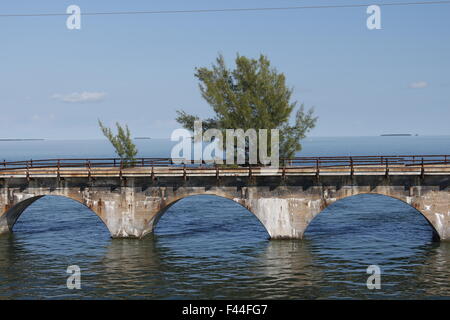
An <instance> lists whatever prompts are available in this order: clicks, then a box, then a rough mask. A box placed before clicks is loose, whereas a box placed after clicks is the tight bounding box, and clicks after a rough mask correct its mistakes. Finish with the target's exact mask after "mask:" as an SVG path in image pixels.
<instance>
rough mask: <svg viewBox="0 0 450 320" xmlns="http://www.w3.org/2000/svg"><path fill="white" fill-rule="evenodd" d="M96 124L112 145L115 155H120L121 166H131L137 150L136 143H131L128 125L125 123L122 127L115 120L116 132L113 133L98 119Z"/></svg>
mask: <svg viewBox="0 0 450 320" xmlns="http://www.w3.org/2000/svg"><path fill="white" fill-rule="evenodd" d="M98 125H99V126H100V129H101V130H102V132H103V134H104V135H105V137H106V138H107V139H108V140H109V142H111V144H112V145H113V147H114V149H115V150H116V153H117V155H118V156H119V157H120V159H122V164H123V166H124V167H129V166H132V165H133V163H134V162H135V157H136V155H137V153H138V151H137V148H136V145H135V144H134V143H133V140H132V138H131V133H130V130H129V129H128V126H127V125H126V126H125V128H124V127H122V126H121V125H120V124H119V123H118V122H116V127H117V134H116V135H115V134H114V133H113V132H112V130H111V129H110V128H108V127H105V126H104V125H103V123H102V122H101V121H100V120H98Z"/></svg>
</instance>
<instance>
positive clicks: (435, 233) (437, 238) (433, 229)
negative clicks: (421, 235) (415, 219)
mask: <svg viewBox="0 0 450 320" xmlns="http://www.w3.org/2000/svg"><path fill="white" fill-rule="evenodd" d="M367 196H369V197H370V198H372V197H373V198H375V197H377V198H380V199H384V200H386V199H390V200H391V201H392V200H394V201H395V202H397V203H400V204H402V205H404V207H405V208H408V209H410V210H411V211H413V212H414V213H416V214H417V216H419V217H420V218H421V219H422V220H423V221H424V222H426V224H427V225H428V226H429V227H430V228H431V232H432V241H435V242H438V241H440V240H441V238H440V236H439V233H438V231H437V230H436V227H435V226H434V225H433V223H432V222H431V221H430V220H429V219H428V218H427V216H426V215H425V214H424V213H423V212H422V211H420V210H419V209H418V208H416V207H415V206H413V205H411V204H410V203H408V202H406V201H405V200H403V199H401V198H397V197H394V196H391V195H387V194H383V193H374V192H362V193H358V194H354V195H350V196H347V197H343V198H340V199H338V200H337V201H335V202H333V203H332V204H330V205H328V206H326V207H325V208H324V209H323V210H322V211H320V212H319V213H318V214H317V215H315V216H314V218H313V219H312V220H311V221H310V222H309V224H308V226H307V227H306V229H305V233H306V232H308V229H310V228H309V227H310V226H311V224H312V223H314V222H317V218H318V217H319V216H320V217H323V213H325V212H326V211H328V210H332V209H333V208H334V207H335V206H336V205H337V204H340V203H342V202H343V201H348V200H349V199H355V198H358V197H367ZM371 200H372V199H371Z"/></svg>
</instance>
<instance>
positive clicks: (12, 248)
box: [0, 136, 450, 299]
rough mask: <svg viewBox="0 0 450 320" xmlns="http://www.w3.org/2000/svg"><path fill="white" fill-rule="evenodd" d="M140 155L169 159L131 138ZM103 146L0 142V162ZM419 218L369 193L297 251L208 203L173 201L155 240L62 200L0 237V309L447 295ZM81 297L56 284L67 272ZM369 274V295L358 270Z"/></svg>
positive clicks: (442, 249) (449, 265)
mask: <svg viewBox="0 0 450 320" xmlns="http://www.w3.org/2000/svg"><path fill="white" fill-rule="evenodd" d="M138 147H139V150H140V151H141V153H140V156H146V157H156V156H158V157H164V156H169V154H170V148H171V143H170V142H168V141H167V140H140V141H138ZM449 151H450V137H445V136H441V137H351V138H350V137H348V138H346V137H341V138H309V139H306V140H305V141H304V148H303V150H302V152H301V154H302V155H305V156H306V155H308V156H309V155H311V156H317V155H377V154H390V155H395V154H447V153H450V152H449ZM112 156H114V153H113V150H112V149H111V147H110V146H109V145H108V143H107V142H106V141H100V140H90V141H56V140H55V141H50V140H49V141H28V142H26V141H23V142H14V141H8V142H0V159H6V160H23V159H39V158H59V157H61V158H62V157H77V158H84V157H112ZM431 239H432V230H431V227H430V226H429V225H428V224H427V222H426V221H425V219H424V218H423V216H422V215H421V214H420V213H419V212H418V211H416V210H415V209H413V208H412V207H410V206H408V205H407V204H405V203H403V202H401V201H398V200H395V199H391V198H388V197H384V196H378V195H360V196H355V197H350V198H346V199H343V200H340V201H338V202H336V203H334V204H333V205H331V206H330V207H328V208H327V209H325V210H324V211H323V212H322V213H320V214H319V215H318V216H317V217H316V218H315V219H314V220H313V221H312V223H311V224H310V226H309V227H308V229H307V232H306V237H305V239H304V240H301V241H290V240H282V241H281V240H279V241H271V240H268V234H267V232H266V231H265V229H264V227H263V226H262V225H261V224H260V222H259V221H258V220H257V219H256V217H255V216H253V214H252V213H250V212H249V211H247V210H246V209H244V208H243V207H241V206H240V205H238V204H236V203H234V202H232V201H230V200H227V199H223V198H219V197H214V196H194V197H188V198H185V199H183V200H181V201H179V202H178V203H176V204H175V205H174V206H172V207H171V208H170V209H169V210H168V211H167V213H166V214H165V215H164V216H163V217H162V219H161V220H160V222H159V223H158V226H157V228H156V231H155V234H154V235H153V236H150V237H148V238H145V239H142V240H130V239H121V240H113V239H111V238H110V236H109V232H108V230H107V229H106V227H105V226H104V225H103V223H102V222H101V221H100V220H99V218H98V217H97V216H96V215H95V214H94V213H92V212H91V211H90V210H89V209H87V208H86V207H84V206H83V205H81V204H79V203H77V202H75V201H73V200H70V199H66V198H63V197H50V196H47V197H44V198H42V199H40V200H38V201H36V202H35V203H34V204H32V205H31V206H30V207H29V208H27V209H26V210H25V212H24V213H23V214H22V216H21V217H20V218H19V220H18V222H17V223H16V225H15V227H14V232H13V233H12V234H9V235H4V236H0V299H252V298H255V299H326V298H328V299H335V298H337V299H365V298H371V299H373V298H382V299H417V298H431V299H434V298H439V299H442V298H448V297H450V244H449V243H444V242H442V243H435V242H432V241H431ZM71 265H78V266H79V267H80V269H81V289H80V290H69V289H67V286H66V281H67V278H68V277H69V274H67V272H66V270H67V267H68V266H71ZM370 265H378V266H379V267H380V269H381V289H379V290H369V289H368V288H367V286H366V281H367V279H368V277H369V276H370V274H368V273H367V268H368V267H369V266H370Z"/></svg>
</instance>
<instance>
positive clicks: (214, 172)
mask: <svg viewBox="0 0 450 320" xmlns="http://www.w3.org/2000/svg"><path fill="white" fill-rule="evenodd" d="M316 175H321V176H350V175H373V176H380V175H450V166H449V165H425V166H420V165H417V166H405V165H396V166H389V167H388V168H387V167H386V166H380V165H373V166H357V165H356V166H352V167H351V166H335V167H325V168H324V167H321V168H319V169H318V168H314V167H304V168H302V167H281V168H269V167H257V168H255V167H252V168H249V167H239V168H226V167H217V168H211V167H203V168H200V167H182V166H180V167H174V166H168V167H154V168H149V167H135V168H118V167H105V168H59V169H58V168H28V169H11V170H5V169H4V170H0V178H3V179H5V178H28V177H29V178H31V177H36V178H38V177H42V178H46V177H48V178H51V177H61V178H64V177H120V176H121V177H145V176H154V177H193V176H201V177H206V176H218V177H225V176H242V177H248V176H316Z"/></svg>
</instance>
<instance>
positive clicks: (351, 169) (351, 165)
mask: <svg viewBox="0 0 450 320" xmlns="http://www.w3.org/2000/svg"><path fill="white" fill-rule="evenodd" d="M353 173H354V171H353V157H350V176H351V177H353Z"/></svg>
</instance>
